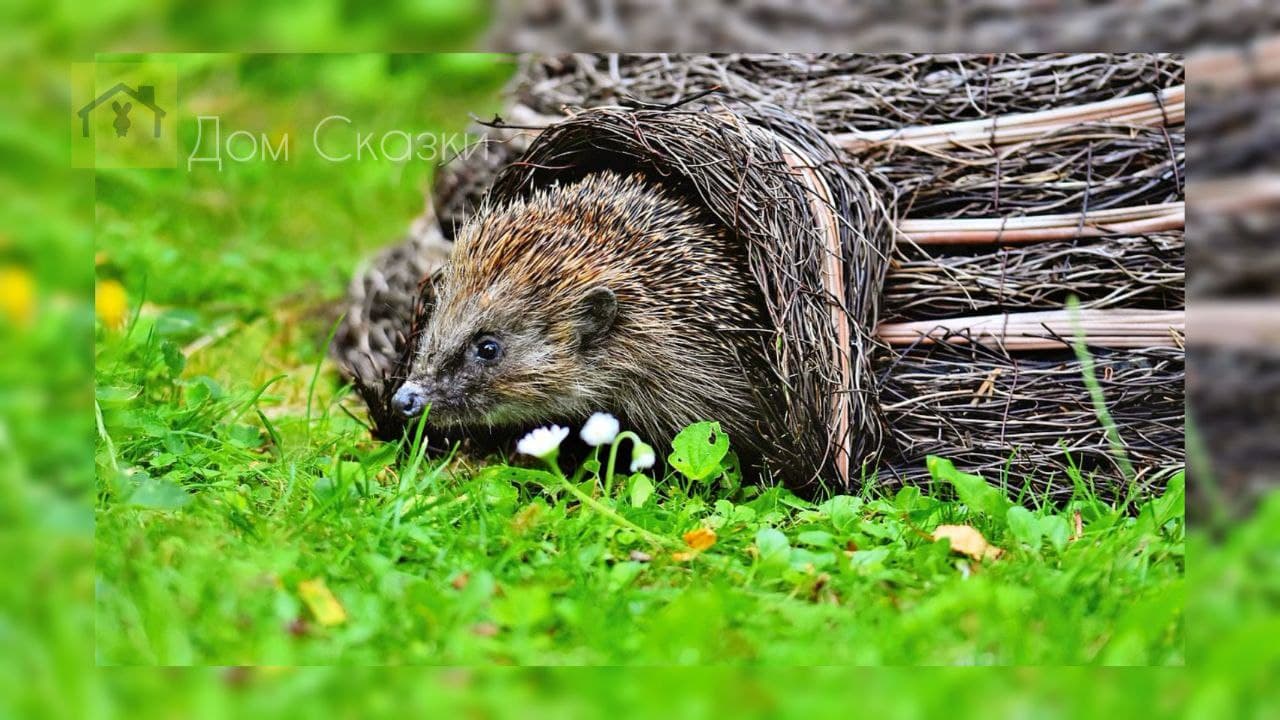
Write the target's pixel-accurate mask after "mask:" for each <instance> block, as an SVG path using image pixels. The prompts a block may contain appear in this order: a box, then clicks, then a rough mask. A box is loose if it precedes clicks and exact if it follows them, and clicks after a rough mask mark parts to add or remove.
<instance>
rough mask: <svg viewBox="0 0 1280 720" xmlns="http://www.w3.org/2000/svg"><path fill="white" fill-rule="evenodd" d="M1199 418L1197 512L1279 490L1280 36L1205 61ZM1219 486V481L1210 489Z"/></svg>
mask: <svg viewBox="0 0 1280 720" xmlns="http://www.w3.org/2000/svg"><path fill="white" fill-rule="evenodd" d="M1188 64H1189V65H1193V66H1194V68H1195V73H1196V75H1195V77H1196V78H1197V82H1196V83H1195V85H1194V86H1193V90H1194V93H1193V94H1194V98H1193V103H1192V111H1191V113H1190V115H1189V117H1188V118H1187V122H1188V124H1189V125H1192V126H1193V127H1194V128H1195V132H1196V135H1197V138H1203V141H1200V140H1197V142H1196V144H1195V152H1194V153H1193V157H1194V160H1193V168H1194V172H1193V175H1192V180H1191V182H1190V183H1189V190H1188V192H1189V194H1190V195H1191V196H1192V197H1193V198H1194V201H1195V202H1194V205H1193V212H1191V213H1190V217H1189V218H1188V223H1189V224H1190V226H1191V231H1192V234H1191V242H1190V243H1189V246H1188V252H1189V253H1191V255H1192V259H1193V260H1194V261H1195V264H1196V270H1195V272H1194V273H1193V274H1192V276H1191V279H1190V288H1189V292H1190V294H1191V297H1193V298H1194V299H1195V303H1196V305H1195V311H1194V313H1193V314H1192V321H1193V322H1194V324H1195V332H1194V335H1193V336H1192V345H1191V347H1190V348H1189V349H1188V352H1189V355H1190V358H1189V359H1190V366H1189V373H1190V377H1189V382H1188V390H1189V392H1190V401H1191V402H1190V410H1191V413H1190V414H1191V416H1192V419H1193V427H1194V428H1195V429H1196V431H1197V435H1198V436H1199V440H1200V442H1199V446H1200V449H1201V450H1200V453H1199V454H1197V456H1195V461H1196V464H1197V467H1196V468H1195V470H1196V474H1197V478H1198V479H1199V480H1200V482H1198V483H1197V484H1196V485H1194V486H1193V488H1194V490H1195V492H1194V493H1193V494H1192V498H1193V499H1194V500H1195V501H1197V504H1198V506H1199V508H1198V509H1200V510H1203V508H1204V506H1205V505H1210V504H1212V505H1213V506H1214V507H1215V509H1221V508H1223V507H1224V506H1225V507H1227V508H1229V509H1247V508H1249V507H1250V506H1251V505H1252V504H1253V503H1254V502H1256V501H1257V499H1258V498H1259V497H1261V496H1262V495H1263V492H1264V491H1265V490H1267V489H1270V488H1274V487H1275V485H1276V484H1277V483H1278V482H1280V453H1277V450H1276V448H1277V447H1278V446H1277V443H1276V437H1277V436H1278V435H1280V322H1277V318H1280V279H1278V278H1280V244H1277V242H1276V238H1277V237H1280V120H1278V118H1280V36H1272V37H1270V38H1267V39H1263V40H1261V41H1258V42H1256V43H1252V44H1247V45H1243V46H1240V47H1237V48H1232V49H1229V50H1215V51H1212V52H1203V53H1197V54H1196V55H1194V56H1192V57H1189V58H1188ZM1211 480H1212V481H1215V482H1211Z"/></svg>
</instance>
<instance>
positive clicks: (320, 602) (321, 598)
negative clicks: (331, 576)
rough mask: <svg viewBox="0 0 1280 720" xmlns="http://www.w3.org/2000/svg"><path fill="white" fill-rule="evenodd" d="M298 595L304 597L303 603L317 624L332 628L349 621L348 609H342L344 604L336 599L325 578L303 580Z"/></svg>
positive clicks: (299, 585)
mask: <svg viewBox="0 0 1280 720" xmlns="http://www.w3.org/2000/svg"><path fill="white" fill-rule="evenodd" d="M298 594H299V595H301V596H302V602H303V603H305V604H306V606H307V609H308V610H310V611H311V615H312V616H313V617H314V618H315V619H316V622H317V623H319V624H321V625H323V626H325V627H332V626H334V625H341V624H342V623H344V622H346V621H347V611H346V609H345V608H343V607H342V603H340V602H338V598H336V597H334V595H333V592H332V591H331V590H329V586H328V585H325V583H324V578H315V579H314V580H303V581H302V582H300V583H298Z"/></svg>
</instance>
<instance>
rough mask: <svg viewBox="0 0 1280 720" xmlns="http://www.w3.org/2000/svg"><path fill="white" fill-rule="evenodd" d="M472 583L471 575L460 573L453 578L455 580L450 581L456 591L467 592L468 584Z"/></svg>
mask: <svg viewBox="0 0 1280 720" xmlns="http://www.w3.org/2000/svg"><path fill="white" fill-rule="evenodd" d="M470 582H471V574H470V573H465V572H460V573H458V574H457V575H454V576H453V580H452V581H450V583H449V584H450V585H452V586H453V589H454V590H465V589H466V587H467V584H468V583H470Z"/></svg>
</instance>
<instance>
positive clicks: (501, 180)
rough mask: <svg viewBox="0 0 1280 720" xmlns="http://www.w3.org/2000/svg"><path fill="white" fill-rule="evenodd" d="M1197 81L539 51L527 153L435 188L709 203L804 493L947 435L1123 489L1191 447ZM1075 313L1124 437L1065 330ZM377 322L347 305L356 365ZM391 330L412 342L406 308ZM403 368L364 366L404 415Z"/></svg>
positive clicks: (1002, 460)
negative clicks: (765, 318) (572, 187)
mask: <svg viewBox="0 0 1280 720" xmlns="http://www.w3.org/2000/svg"><path fill="white" fill-rule="evenodd" d="M1181 78H1182V71H1181V65H1180V63H1179V62H1178V61H1177V60H1176V59H1174V58H1171V57H1168V56H1153V55H1122V56H1107V55H1081V56H1072V55H1068V56H1043V57H1037V56H1029V57H1028V56H1011V55H1009V56H919V57H913V56H902V57H887V56H841V57H828V56H816V57H814V56H803V57H795V56H732V57H717V56H691V57H654V56H571V57H550V58H526V59H525V60H524V61H523V63H522V69H521V73H520V74H519V76H518V77H517V80H516V81H515V82H514V84H513V87H512V98H513V103H512V106H511V110H510V112H508V113H504V117H503V118H501V119H497V121H496V122H494V123H491V124H489V126H488V127H486V128H484V129H483V132H485V133H486V134H487V136H488V137H489V138H491V139H492V140H493V141H494V142H498V143H503V145H501V147H503V148H507V149H506V150H503V151H501V152H499V153H498V155H500V156H501V157H503V158H504V161H503V162H504V163H505V162H506V160H505V159H506V158H509V157H515V156H516V155H518V154H519V153H521V152H522V153H523V155H521V156H520V157H519V159H518V161H517V162H514V163H511V164H506V166H505V169H497V168H496V167H495V166H496V165H497V164H496V163H494V162H493V161H492V156H490V158H489V159H488V160H487V161H483V162H481V161H471V160H469V159H468V157H463V158H459V160H460V161H461V162H455V163H453V164H450V165H447V166H446V167H445V168H444V169H443V171H442V173H441V177H442V178H443V181H442V182H440V183H439V184H438V186H437V195H436V206H437V207H441V208H447V213H445V214H447V217H448V220H447V221H446V223H445V224H446V225H449V226H452V225H453V224H456V223H459V222H462V221H465V218H466V216H467V215H468V213H469V212H470V211H471V209H473V208H474V207H475V206H476V204H477V203H478V202H479V201H480V197H481V196H480V193H481V191H482V189H483V188H486V187H489V188H490V189H489V193H490V197H491V198H492V199H496V200H502V199H506V198H511V197H515V196H518V195H520V194H522V193H525V192H528V191H529V189H531V188H533V187H535V186H537V185H538V184H540V183H544V182H548V181H551V180H555V179H561V178H566V177H572V176H574V175H580V174H583V173H588V172H592V171H593V170H599V169H604V168H611V169H617V168H626V169H640V170H642V171H644V172H646V173H649V174H650V175H651V176H652V177H655V178H657V179H659V180H660V181H661V182H663V183H664V184H668V185H670V186H672V187H675V188H678V189H679V191H680V192H681V193H683V194H685V195H686V196H687V197H689V198H690V199H691V200H694V201H695V202H698V203H700V204H701V205H703V206H704V207H706V208H708V209H709V210H710V211H711V212H712V214H713V215H714V216H715V217H716V218H718V219H719V220H720V222H722V223H724V224H725V225H726V227H728V228H730V229H731V230H733V231H734V232H736V233H737V235H738V237H739V238H740V239H741V240H742V241H743V242H744V243H745V244H746V247H747V248H748V250H749V255H750V258H751V261H752V270H753V273H754V275H755V277H756V279H757V281H758V282H759V283H760V285H761V287H762V289H763V290H764V295H765V297H766V298H767V301H768V303H769V306H770V307H769V310H770V315H771V317H773V319H774V323H775V329H776V336H775V338H773V340H774V342H773V343H772V347H773V348H774V349H773V350H771V351H768V352H765V353H764V355H762V357H763V358H764V359H765V361H766V362H767V363H768V364H769V366H770V368H771V369H772V370H773V371H774V375H775V377H776V378H777V380H778V383H777V387H773V388H762V389H761V393H762V397H761V398H758V404H759V405H760V406H761V407H762V408H764V409H765V411H764V412H763V413H762V419H763V425H764V428H766V429H765V430H764V431H763V434H764V435H765V436H766V437H767V438H769V439H770V440H771V441H772V440H773V439H774V438H777V439H778V441H777V442H774V443H773V445H774V446H775V447H776V452H775V453H772V454H771V456H770V457H769V460H770V461H771V463H770V464H771V465H772V466H773V467H775V468H784V469H789V470H791V472H790V473H787V472H784V473H783V475H784V479H786V480H788V481H789V483H790V484H792V485H793V486H798V487H808V486H810V485H811V484H812V483H813V481H815V480H817V481H822V482H823V483H824V484H828V485H836V486H838V487H845V488H848V487H850V486H851V485H853V484H856V483H857V482H858V481H859V479H860V478H862V477H871V476H874V475H875V473H876V472H878V475H879V479H880V481H882V482H898V481H911V480H915V479H917V478H919V477H920V475H921V472H922V471H923V467H924V463H923V460H924V456H925V455H926V454H939V455H946V456H948V457H951V458H952V459H954V460H955V461H956V462H957V464H958V465H960V466H961V467H963V468H965V469H968V470H971V471H982V472H984V473H986V474H987V476H988V479H991V480H995V479H997V478H999V477H1001V476H1002V475H1004V474H1006V473H1007V474H1008V476H1009V477H1010V479H1011V482H1014V483H1021V482H1024V480H1023V478H1026V479H1027V481H1029V483H1030V485H1031V486H1032V487H1035V488H1036V489H1037V490H1038V491H1040V492H1042V493H1044V494H1047V495H1050V496H1053V495H1062V494H1066V493H1069V492H1070V490H1071V483H1072V481H1071V480H1070V479H1069V476H1070V475H1071V474H1073V473H1075V472H1076V471H1077V470H1079V471H1081V472H1083V473H1085V474H1086V476H1087V475H1088V474H1089V473H1091V472H1093V473H1096V475H1097V477H1096V482H1097V486H1098V489H1099V491H1101V492H1103V493H1104V494H1108V493H1117V494H1123V493H1127V492H1128V491H1129V489H1130V488H1131V487H1132V482H1133V481H1134V480H1135V479H1137V480H1140V481H1141V483H1140V485H1141V487H1147V486H1150V485H1153V484H1158V483H1159V481H1160V480H1161V479H1162V478H1163V477H1165V476H1167V471H1168V470H1170V469H1172V468H1176V467H1178V466H1180V464H1181V462H1182V456H1183V448H1182V443H1183V435H1182V427H1181V412H1182V411H1181V405H1182V398H1183V394H1182V375H1183V366H1182V351H1181V344H1182V334H1181V333H1182V330H1183V320H1182V307H1183V282H1182V274H1183V262H1182V215H1183V207H1182V199H1183V189H1182V176H1183V174H1184V169H1185V152H1184V150H1183V133H1182V128H1181V120H1182V113H1183V109H1182V102H1183V100H1182V94H1181V88H1180V87H1179V86H1178V85H1177V83H1179V82H1181ZM708 91H716V92H714V93H712V94H707V93H708ZM623 101H625V102H626V103H627V105H626V106H625V107H623V106H619V105H616V104H615V105H609V106H607V107H599V108H596V109H591V110H584V109H583V108H592V107H595V106H597V105H599V104H601V103H619V102H623ZM658 103H667V104H664V105H659V104H658ZM565 112H567V113H568V115H563V114H561V113H565ZM566 118H567V119H566ZM922 122H923V123H925V124H920V123H922ZM526 128H527V129H526ZM544 128H545V129H544ZM513 138H514V139H513ZM530 142H531V144H530ZM526 145H528V148H527V149H526V147H525V146H526ZM495 170H496V172H495ZM431 220H432V218H430V216H426V217H425V221H431ZM889 224H893V225H895V226H896V232H892V231H890V230H889V229H888V226H889ZM451 236H452V230H451V229H446V230H444V231H443V232H441V233H439V235H438V241H437V245H436V247H439V248H447V240H446V238H447V237H451ZM891 237H896V243H894V244H895V245H896V250H893V251H892V255H893V257H892V261H891V262H889V263H887V262H886V261H887V260H889V253H890V251H889V248H890V239H891ZM886 264H888V265H889V269H888V272H887V279H886V278H885V273H886ZM390 271H391V268H389V267H383V266H381V265H379V264H378V263H375V264H374V265H373V266H371V268H370V269H369V270H368V271H367V272H366V273H365V274H364V276H363V279H361V278H358V279H357V281H356V283H354V284H353V293H352V295H351V297H350V298H349V301H350V303H351V304H352V305H353V306H367V305H368V304H369V303H370V302H377V303H381V304H386V303H389V302H396V301H397V299H396V298H395V297H392V296H393V295H395V294H396V293H386V292H382V293H378V294H376V295H371V294H369V293H368V292H367V289H368V288H369V287H372V286H375V285H379V283H378V282H371V281H370V280H369V276H370V275H373V276H378V277H389V275H388V273H389V272H390ZM380 282H381V281H380ZM422 290H423V291H424V292H422V293H420V292H419V287H418V285H417V284H416V283H415V284H413V286H412V287H409V286H408V285H403V286H402V287H401V290H400V291H399V295H398V302H399V304H400V306H401V307H402V308H404V307H412V305H413V303H414V301H415V299H417V298H419V297H423V298H426V299H427V300H429V296H430V286H429V284H428V285H426V286H424V287H423V288H422ZM882 296H883V304H882V301H881V297H882ZM1069 296H1076V297H1079V299H1080V301H1081V307H1082V311H1081V313H1080V315H1079V317H1078V318H1075V319H1073V318H1072V316H1070V315H1069V314H1068V313H1067V311H1066V310H1065V309H1064V304H1065V302H1066V300H1067V298H1068V297H1069ZM418 312H419V316H421V313H424V312H429V302H428V303H424V304H422V305H421V307H420V308H419V310H418ZM365 314H366V315H367V313H365ZM402 314H411V312H410V311H407V310H406V311H403V313H402ZM352 316H353V315H349V318H350V317H352ZM880 320H884V321H885V322H883V323H880ZM1080 329H1082V330H1083V331H1084V332H1085V333H1086V334H1087V336H1088V342H1089V345H1090V346H1091V348H1092V349H1093V352H1094V354H1095V356H1096V357H1095V358H1094V362H1095V364H1096V369H1095V371H1096V374H1097V376H1098V378H1099V381H1100V382H1101V384H1102V387H1103V390H1104V393H1105V395H1106V399H1107V401H1108V404H1110V405H1114V407H1112V408H1111V415H1112V417H1113V418H1114V419H1115V421H1116V424H1117V427H1118V430H1119V433H1120V436H1121V440H1122V442H1123V443H1124V444H1125V445H1126V446H1127V448H1126V451H1125V452H1124V453H1121V454H1119V455H1118V454H1117V453H1116V451H1115V449H1114V448H1112V447H1110V446H1109V444H1108V441H1107V438H1106V433H1105V431H1104V428H1103V427H1102V426H1101V424H1100V423H1099V421H1098V414H1097V408H1096V407H1095V406H1094V405H1093V403H1092V402H1091V399H1090V395H1089V392H1088V389H1087V387H1086V385H1085V380H1084V378H1085V375H1084V374H1083V372H1082V370H1083V368H1082V366H1081V364H1080V362H1079V360H1078V359H1077V357H1076V355H1075V354H1074V353H1073V352H1072V350H1071V348H1070V346H1069V343H1068V339H1069V338H1070V337H1071V336H1072V334H1073V333H1074V332H1075V331H1076V330H1080ZM369 332H370V331H369V330H368V329H367V328H365V327H364V326H362V325H360V324H359V323H352V322H351V321H350V320H348V322H347V323H346V324H345V325H344V326H343V328H342V329H341V332H340V337H339V340H338V341H336V342H335V350H336V352H337V355H338V356H339V358H340V359H342V360H343V364H344V365H346V366H347V367H355V366H356V365H357V364H358V363H357V361H356V360H355V358H353V357H352V354H353V353H352V348H355V347H358V346H360V344H359V343H356V342H353V339H356V338H359V337H362V336H363V335H366V334H369ZM374 334H376V335H378V336H379V337H384V336H387V337H390V336H395V337H397V338H399V342H398V350H399V351H400V352H401V353H402V352H403V351H404V349H405V347H407V343H406V342H405V340H406V338H408V337H409V336H410V335H411V328H410V327H409V326H406V325H403V324H400V325H387V326H386V327H384V328H383V329H381V330H379V331H377V332H375V333H374ZM873 336H874V337H877V338H878V340H875V341H873ZM360 347H361V349H360V352H359V353H357V354H367V353H368V350H367V349H365V348H364V347H363V346H360ZM380 347H381V345H380ZM400 359H403V358H400ZM396 361H397V357H396V356H391V355H384V356H382V358H381V359H380V360H374V361H370V360H369V359H368V358H367V357H366V358H365V359H363V360H361V361H359V364H361V365H362V367H364V368H365V369H364V370H363V371H359V372H355V373H354V374H355V376H356V378H357V385H358V386H359V387H361V389H362V392H363V393H364V395H365V398H366V400H367V401H368V402H369V404H370V407H371V410H372V414H373V416H374V418H375V420H378V421H379V425H380V427H381V428H382V432H383V433H384V434H386V435H394V434H395V433H396V431H397V427H396V423H395V419H394V418H393V417H391V416H390V414H389V413H387V412H386V405H385V401H386V399H387V397H389V393H390V391H391V390H394V386H395V384H396V383H397V381H396V377H397V373H398V372H399V371H398V370H397V364H396ZM370 368H372V370H370ZM873 378H874V380H873ZM379 403H382V405H381V406H379ZM784 438H785V440H784ZM1121 455H1123V457H1121ZM1129 467H1133V468H1134V470H1133V474H1134V475H1136V477H1125V475H1126V473H1128V472H1129V470H1128V468H1129ZM1122 470H1123V471H1124V472H1122Z"/></svg>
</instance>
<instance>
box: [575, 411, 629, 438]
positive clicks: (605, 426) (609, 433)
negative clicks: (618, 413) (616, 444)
mask: <svg viewBox="0 0 1280 720" xmlns="http://www.w3.org/2000/svg"><path fill="white" fill-rule="evenodd" d="M619 427H620V426H619V424H618V418H616V417H614V416H612V415H610V414H609V413H605V412H598V413H593V414H592V415H591V417H589V418H587V423H586V424H585V425H583V426H582V432H581V433H580V434H581V435H582V440H583V442H585V443H586V444H588V445H590V446H591V447H600V446H601V445H608V444H609V443H611V442H613V441H614V440H615V439H617V437H618V429H619Z"/></svg>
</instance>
